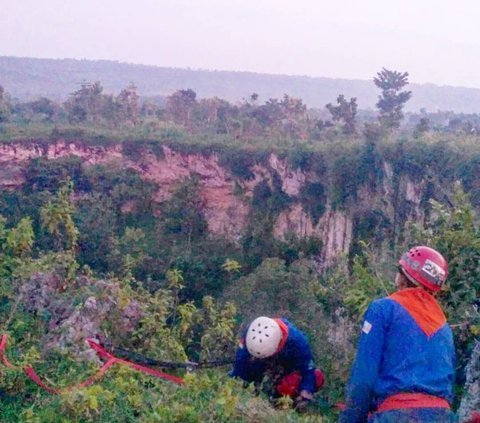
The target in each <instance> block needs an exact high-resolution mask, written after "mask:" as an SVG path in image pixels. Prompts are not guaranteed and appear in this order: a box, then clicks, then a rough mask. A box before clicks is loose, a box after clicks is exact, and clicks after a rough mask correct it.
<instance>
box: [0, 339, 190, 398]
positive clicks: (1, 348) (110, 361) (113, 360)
mask: <svg viewBox="0 0 480 423" xmlns="http://www.w3.org/2000/svg"><path fill="white" fill-rule="evenodd" d="M87 342H88V344H89V345H90V348H92V349H93V350H95V352H96V353H97V354H98V356H99V357H101V358H103V359H106V360H107V361H106V363H105V364H104V365H103V366H102V367H100V369H99V370H98V371H97V372H96V373H95V374H94V375H92V376H90V377H89V378H87V379H86V380H84V381H83V382H80V383H78V384H76V385H71V386H68V387H65V388H62V389H57V388H53V387H50V386H48V385H47V384H46V383H45V382H43V381H42V379H41V378H40V377H39V376H38V374H37V373H36V372H35V370H34V369H33V368H32V367H31V366H27V367H25V368H23V371H24V372H25V374H26V375H27V377H28V378H29V379H31V380H32V381H33V382H35V383H36V384H37V385H38V386H40V387H41V388H42V389H44V390H45V391H47V392H50V393H51V394H62V393H65V392H68V391H71V390H73V389H76V388H84V387H86V386H90V385H92V384H93V383H95V382H96V381H97V380H99V379H101V378H102V377H103V376H104V375H105V373H106V372H107V371H108V370H109V369H110V367H112V366H113V365H115V364H122V365H125V366H128V367H130V368H131V369H133V370H136V371H138V372H142V373H146V374H149V375H151V376H154V377H158V378H162V379H165V380H168V381H170V382H173V383H176V384H178V385H182V384H183V383H184V380H183V379H182V378H180V377H177V376H173V375H170V374H168V373H164V372H161V371H159V370H155V369H151V368H149V367H146V366H142V365H140V364H137V363H133V362H131V361H128V360H124V359H121V358H118V357H115V356H114V355H113V354H111V353H109V352H108V351H107V350H106V349H105V348H103V347H102V346H101V345H100V344H98V342H97V341H96V340H94V339H91V338H88V339H87ZM6 346H7V335H2V338H1V340H0V359H1V361H2V362H3V364H4V365H5V366H6V367H8V368H11V369H18V366H14V365H13V364H12V363H10V361H9V360H8V358H7V356H6V353H5V349H6Z"/></svg>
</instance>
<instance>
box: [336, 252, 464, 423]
mask: <svg viewBox="0 0 480 423" xmlns="http://www.w3.org/2000/svg"><path fill="white" fill-rule="evenodd" d="M447 276H448V265H447V262H446V260H445V258H444V257H443V256H442V255H441V254H440V253H439V252H438V251H436V250H434V249H432V248H429V247H425V246H418V247H414V248H411V249H410V250H409V251H407V252H406V253H405V254H403V255H402V257H401V258H400V260H399V263H398V272H397V275H396V277H395V284H396V287H397V291H396V292H395V293H394V294H392V295H390V296H388V297H386V298H382V299H380V300H376V301H373V302H372V303H371V304H370V306H369V307H368V310H367V311H366V313H365V317H364V320H363V325H362V333H361V336H360V340H359V345H358V351H357V355H356V358H355V362H354V365H353V368H352V371H351V375H350V380H349V383H348V386H347V399H346V409H345V410H344V411H343V412H342V414H341V416H340V422H342V423H347V422H348V423H356V422H358V423H360V422H367V421H369V422H374V423H386V422H398V423H402V422H418V423H421V422H437V423H443V422H445V423H447V422H455V421H456V417H455V415H454V413H452V412H451V410H450V404H451V403H452V400H453V385H454V375H455V371H454V369H455V350H454V344H453V335H452V331H451V329H450V327H449V326H448V324H447V320H446V318H445V315H444V313H443V311H442V309H441V308H440V306H439V304H438V303H437V301H436V300H435V298H434V295H435V293H437V292H439V291H440V290H441V289H442V286H443V285H444V283H445V281H446V280H447ZM369 415H370V417H369Z"/></svg>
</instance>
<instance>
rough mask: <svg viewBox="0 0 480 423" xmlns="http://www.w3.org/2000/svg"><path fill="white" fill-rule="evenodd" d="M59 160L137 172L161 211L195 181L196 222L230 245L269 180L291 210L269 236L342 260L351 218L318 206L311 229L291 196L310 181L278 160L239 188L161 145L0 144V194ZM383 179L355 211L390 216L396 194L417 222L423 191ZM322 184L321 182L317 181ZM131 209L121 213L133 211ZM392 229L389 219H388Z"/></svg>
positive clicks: (208, 164)
mask: <svg viewBox="0 0 480 423" xmlns="http://www.w3.org/2000/svg"><path fill="white" fill-rule="evenodd" d="M67 156H76V157H80V158H81V159H82V161H83V162H84V165H85V166H92V165H96V164H106V163H113V162H116V163H117V164H120V165H121V166H123V167H125V168H131V169H134V170H136V171H138V172H139V173H140V174H141V176H142V177H143V178H144V179H145V180H149V181H153V182H155V183H156V184H157V185H158V190H157V192H156V193H155V195H154V200H155V201H157V202H159V203H161V202H162V201H165V200H166V199H167V198H169V196H170V195H171V193H172V191H173V190H174V189H175V186H176V185H177V184H178V183H179V181H181V180H182V179H183V178H186V177H190V176H192V175H196V176H197V177H198V178H199V180H200V182H201V186H202V190H201V193H200V195H201V196H202V200H203V203H204V205H205V206H204V207H205V208H204V214H205V217H206V219H207V222H208V226H209V230H210V231H211V233H214V234H219V235H224V236H227V237H228V238H230V239H232V240H238V239H239V238H240V237H241V235H242V233H243V230H244V229H245V227H246V225H247V223H248V215H249V212H250V199H251V198H252V196H253V190H254V188H255V186H256V184H258V183H259V182H260V181H262V180H268V181H270V182H271V181H272V180H273V177H274V174H276V175H278V176H279V177H280V179H281V183H282V190H283V191H284V192H285V193H286V194H288V195H289V196H291V198H292V200H293V202H292V204H291V205H290V207H289V208H288V210H284V211H283V212H282V213H281V214H280V215H279V216H278V218H277V221H276V223H275V226H274V235H275V236H276V237H278V238H280V239H281V238H284V237H285V235H286V234H287V233H289V232H290V233H294V234H296V235H298V236H300V237H311V236H316V237H318V238H320V239H321V240H322V244H323V248H322V250H321V252H320V254H319V257H318V259H319V260H318V261H319V263H320V267H322V268H325V267H328V266H329V265H330V264H331V263H333V262H334V261H335V259H336V258H337V257H338V256H339V254H343V253H348V251H349V249H350V246H351V243H352V238H353V232H354V228H353V210H335V209H334V208H333V207H332V206H331V205H329V204H327V205H326V211H325V213H324V214H323V215H322V216H321V218H320V219H319V220H318V221H317V222H314V221H313V220H312V217H311V216H310V215H309V214H308V213H307V212H306V211H305V210H304V209H303V207H302V205H301V203H300V201H299V200H298V194H299V193H300V190H301V188H302V186H304V184H305V183H307V182H317V181H315V178H316V177H317V176H316V175H311V174H308V173H307V172H302V171H301V170H300V169H292V168H291V166H290V165H289V163H288V162H287V161H286V160H283V159H280V158H279V157H278V156H277V155H275V154H271V155H270V156H269V158H268V161H267V163H266V164H265V165H260V164H256V165H254V166H253V168H252V172H253V175H254V177H253V178H252V179H250V180H241V179H239V178H237V177H235V176H234V175H233V174H232V173H231V172H230V171H229V170H228V169H227V168H225V167H222V166H221V165H220V164H219V157H218V155H217V154H215V153H212V154H208V155H201V154H185V153H180V152H178V151H175V150H173V149H171V148H169V147H167V146H165V145H163V146H162V154H154V152H153V151H152V150H151V149H149V148H148V147H145V148H143V149H142V150H140V152H139V154H138V155H135V158H132V157H131V156H129V155H127V154H126V152H124V150H123V145H122V144H113V145H112V144H111V145H106V146H92V145H87V144H85V143H82V142H81V141H77V142H66V141H58V142H56V143H50V144H47V143H40V142H38V143H35V142H28V143H20V142H19V143H9V144H8V143H4V144H0V189H2V188H3V189H15V188H16V187H18V186H20V185H22V184H23V183H24V182H25V177H24V174H23V169H24V168H25V166H26V164H27V163H28V161H29V160H31V159H33V158H37V157H45V158H48V159H58V158H62V157H67ZM383 166H384V169H383V171H384V175H385V177H384V179H383V181H382V184H380V186H379V187H376V188H375V189H374V190H373V191H372V190H371V189H370V188H368V187H365V188H362V189H361V190H360V191H359V193H358V204H357V205H356V209H359V208H360V209H361V208H363V209H369V208H372V207H375V208H377V209H379V210H381V211H382V212H383V213H384V214H385V215H387V216H392V214H393V213H394V210H395V207H396V204H395V198H397V197H398V192H397V191H398V190H400V191H401V194H402V196H403V197H402V198H404V201H407V202H409V203H411V207H409V210H410V215H409V216H408V218H410V219H414V220H416V221H423V219H424V212H423V210H422V207H421V199H422V195H423V190H424V186H423V185H422V184H414V183H413V182H412V181H411V180H409V179H408V178H407V177H403V176H402V177H401V178H400V183H399V184H398V186H397V187H398V188H397V187H396V186H394V185H393V182H392V181H393V172H392V169H391V166H390V165H389V164H388V163H384V165H383ZM322 183H324V184H328V181H322ZM236 186H237V188H238V187H240V188H241V191H242V192H243V194H242V195H241V196H240V195H237V194H236V193H235V192H236V190H235V188H236ZM133 206H134V205H131V204H130V205H125V207H127V208H128V207H133ZM392 221H394V219H392Z"/></svg>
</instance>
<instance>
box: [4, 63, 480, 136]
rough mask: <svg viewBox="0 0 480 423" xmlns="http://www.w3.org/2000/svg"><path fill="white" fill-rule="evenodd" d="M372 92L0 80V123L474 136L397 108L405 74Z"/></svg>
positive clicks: (447, 115)
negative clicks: (315, 96)
mask: <svg viewBox="0 0 480 423" xmlns="http://www.w3.org/2000/svg"><path fill="white" fill-rule="evenodd" d="M373 83H374V84H375V86H376V87H377V88H378V89H380V95H379V96H378V102H377V103H376V107H377V110H376V111H375V112H374V111H359V110H358V103H357V98H355V97H352V98H350V99H347V98H346V97H345V96H344V95H343V94H339V95H338V97H337V98H336V101H335V102H331V103H328V104H326V105H325V108H324V109H320V110H319V109H309V108H307V105H306V104H305V103H304V102H303V100H302V99H299V98H295V97H292V96H289V95H288V94H285V95H284V96H283V98H281V99H277V98H270V99H268V100H267V101H265V102H264V103H263V104H260V102H259V96H258V94H256V93H253V94H251V95H250V96H248V97H247V98H244V99H243V100H242V101H241V102H239V103H237V104H232V103H230V102H228V101H226V100H223V99H221V98H218V97H212V98H202V99H199V98H198V97H197V94H196V92H195V91H194V90H192V89H179V90H177V91H175V92H174V93H172V94H170V95H168V96H166V97H162V98H143V99H142V98H141V97H140V95H139V93H138V90H137V87H136V86H135V84H133V83H130V84H129V85H128V86H127V87H126V88H124V89H123V90H121V92H120V93H119V94H118V95H114V94H110V93H106V92H105V91H104V88H103V86H102V84H101V83H100V82H99V81H97V82H93V83H92V82H87V81H84V82H82V83H81V84H80V87H79V89H77V90H76V91H74V92H72V93H71V94H70V96H69V98H68V99H67V100H66V101H64V102H57V101H54V100H51V99H49V98H46V97H40V98H38V99H36V100H34V101H30V102H23V103H22V102H19V101H17V100H15V99H13V98H11V96H10V95H9V94H8V93H7V92H6V91H5V89H4V88H3V87H2V86H1V85H0V125H1V124H7V123H10V124H14V125H28V124H31V123H45V124H69V125H85V124H86V125H93V126H104V127H110V128H118V127H136V126H142V125H147V126H151V127H152V126H153V127H161V126H162V125H176V126H179V127H182V128H183V129H184V130H186V131H188V132H190V133H193V134H207V135H225V136H228V137H232V138H234V139H239V140H247V141H248V140H249V139H252V138H258V137H262V138H265V137H267V138H289V139H298V140H305V139H310V140H332V139H335V138H337V137H339V136H346V137H349V136H358V135H359V134H360V133H361V132H363V133H365V132H366V133H367V134H371V133H372V131H373V133H375V132H379V131H380V132H381V131H387V132H388V131H391V130H395V129H397V128H399V127H400V126H401V125H404V126H407V127H410V128H411V129H412V131H413V134H414V135H415V136H420V135H422V134H424V133H426V132H428V131H430V130H439V129H440V130H442V131H447V132H451V131H457V132H458V131H462V132H464V133H477V132H478V130H479V129H480V117H479V116H477V115H455V114H453V113H452V112H443V113H442V112H437V113H433V114H432V113H426V111H424V110H422V111H420V113H418V114H409V116H408V119H407V121H406V122H404V112H403V109H404V106H405V104H406V103H407V102H408V100H409V99H410V98H411V96H412V93H411V91H408V90H405V87H406V86H407V85H408V73H407V72H398V71H392V70H388V69H385V68H384V69H382V70H381V71H380V72H378V73H377V74H376V76H375V77H374V78H373Z"/></svg>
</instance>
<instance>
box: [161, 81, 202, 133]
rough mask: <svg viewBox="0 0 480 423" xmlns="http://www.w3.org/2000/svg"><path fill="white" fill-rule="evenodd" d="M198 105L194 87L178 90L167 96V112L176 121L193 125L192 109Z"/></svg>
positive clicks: (185, 124) (188, 125) (189, 125)
mask: <svg viewBox="0 0 480 423" xmlns="http://www.w3.org/2000/svg"><path fill="white" fill-rule="evenodd" d="M196 105H197V93H196V92H195V91H193V90H192V89H190V88H189V89H188V90H178V91H175V92H174V93H173V94H172V95H169V96H168V97H167V105H166V108H165V112H166V114H167V116H169V117H170V119H172V120H173V121H174V122H175V123H179V124H181V125H184V126H186V127H187V128H190V127H191V122H192V111H193V108H194V107H195V106H196Z"/></svg>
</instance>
